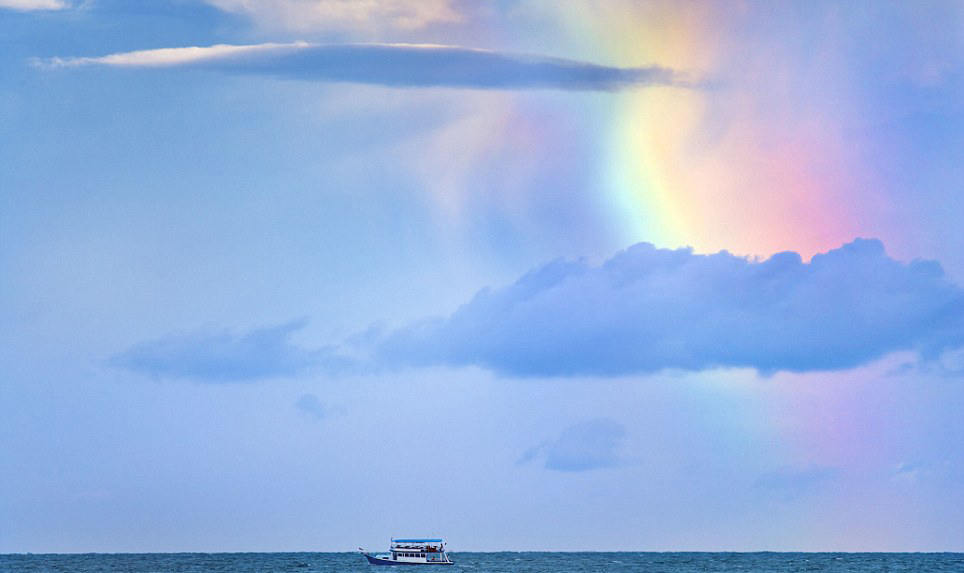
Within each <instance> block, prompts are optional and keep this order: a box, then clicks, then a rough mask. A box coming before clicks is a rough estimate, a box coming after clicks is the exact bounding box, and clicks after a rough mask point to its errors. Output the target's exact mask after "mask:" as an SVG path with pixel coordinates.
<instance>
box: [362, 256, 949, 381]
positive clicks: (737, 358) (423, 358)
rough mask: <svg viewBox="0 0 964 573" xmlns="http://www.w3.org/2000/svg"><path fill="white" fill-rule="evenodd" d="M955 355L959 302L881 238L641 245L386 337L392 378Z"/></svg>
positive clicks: (382, 357) (810, 365) (832, 364)
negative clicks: (783, 247) (697, 248)
mask: <svg viewBox="0 0 964 573" xmlns="http://www.w3.org/2000/svg"><path fill="white" fill-rule="evenodd" d="M962 346H964V290H962V289H961V288H960V287H958V286H956V285H954V284H953V283H951V282H950V281H948V280H947V279H946V277H945V276H944V273H943V270H942V269H941V267H940V265H938V264H937V263H936V262H931V261H915V262H912V263H909V264H905V263H901V262H899V261H896V260H894V259H891V258H890V257H888V256H887V255H886V254H885V252H884V248H883V245H882V244H881V243H880V242H879V241H877V240H866V239H857V240H855V241H854V242H852V243H849V244H846V245H844V246H842V247H840V248H838V249H835V250H832V251H830V252H828V253H825V254H820V255H816V256H814V257H813V259H812V260H811V261H810V262H809V263H804V262H803V261H802V260H801V257H800V256H799V255H798V254H796V253H792V252H784V253H779V254H776V255H774V256H772V257H770V258H769V259H767V260H763V261H757V260H752V259H747V258H742V257H737V256H734V255H732V254H729V253H727V252H720V253H717V254H713V255H698V254H694V253H693V252H692V250H690V249H678V250H668V249H658V248H656V247H654V246H653V245H650V244H647V243H640V244H637V245H635V246H633V247H630V248H629V249H626V250H625V251H622V252H620V253H618V254H617V255H615V256H614V257H612V258H610V259H609V260H607V261H605V262H604V263H602V264H601V265H598V266H591V265H589V264H588V263H587V262H586V261H584V260H578V261H566V260H556V261H553V262H550V263H548V264H546V265H544V266H542V267H539V268H537V269H535V270H533V271H531V272H529V273H528V274H526V275H525V276H523V277H522V278H520V279H519V280H518V281H516V282H515V283H514V284H511V285H509V286H506V287H502V288H497V289H488V288H487V289H483V290H482V291H480V292H479V293H478V294H477V295H476V296H475V297H474V298H473V299H472V300H470V301H469V302H468V303H466V304H465V305H463V306H462V307H461V308H459V309H458V310H457V311H456V312H455V313H453V314H452V315H451V316H449V317H447V318H434V319H425V320H422V321H418V322H416V323H414V324H409V325H407V326H405V327H402V328H399V329H397V330H394V331H390V332H386V333H383V334H382V335H381V336H380V337H379V338H378V339H377V341H376V342H375V343H374V344H373V347H372V349H371V351H372V359H373V360H374V361H376V362H378V363H381V364H386V365H392V366H396V367H397V366H429V365H447V366H478V367H482V368H486V369H489V370H492V371H495V372H497V373H501V374H503V375H507V376H577V375H595V376H620V375H629V374H645V373H653V372H657V371H660V370H663V369H680V370H690V371H697V370H705V369H711V368H719V367H739V368H755V369H757V370H758V371H761V372H764V373H769V372H774V371H780V370H786V371H794V372H806V371H816V370H837V369H847V368H852V367H856V366H859V365H862V364H865V363H868V362H870V361H872V360H875V359H877V358H880V357H882V356H884V355H886V354H888V353H890V352H894V351H898V350H917V351H919V352H921V354H922V356H924V357H925V358H936V357H938V356H939V355H940V354H941V353H942V352H943V351H944V350H946V349H952V348H960V347H962Z"/></svg>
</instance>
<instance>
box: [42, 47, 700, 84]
mask: <svg viewBox="0 0 964 573" xmlns="http://www.w3.org/2000/svg"><path fill="white" fill-rule="evenodd" d="M33 63H34V65H36V66H38V67H41V68H48V69H50V68H53V69H56V68H72V67H81V66H112V67H123V68H171V67H183V68H196V69H204V70H211V71H220V72H231V73H249V74H266V75H276V76H282V77H288V78H296V79H302V80H312V81H321V82H352V83H362V84H376V85H384V86H393V87H456V88H477V89H506V90H511V89H539V88H541V89H565V90H619V89H625V88H631V87H641V86H654V85H675V86H689V85H692V84H690V83H688V82H687V80H686V79H685V78H683V77H682V76H681V75H680V74H678V73H677V72H674V71H673V70H670V69H667V68H661V67H657V66H653V67H642V68H616V67H609V66H601V65H597V64H592V63H588V62H581V61H576V60H567V59H562V58H552V57H548V56H533V55H521V54H513V53H506V52H496V51H491V50H480V49H473V48H464V47H460V46H440V45H434V44H310V43H306V42H295V43H290V44H275V43H266V44H254V45H242V46H236V45H217V46H206V47H185V48H163V49H157V50H141V51H135V52H124V53H118V54H111V55H107V56H101V57H76V58H50V59H37V60H34V61H33Z"/></svg>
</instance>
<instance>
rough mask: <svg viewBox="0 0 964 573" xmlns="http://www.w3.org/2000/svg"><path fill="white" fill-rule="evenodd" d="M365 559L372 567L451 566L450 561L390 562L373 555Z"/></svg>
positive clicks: (366, 555)
mask: <svg viewBox="0 0 964 573" xmlns="http://www.w3.org/2000/svg"><path fill="white" fill-rule="evenodd" d="M365 558H366V559H368V562H369V563H371V564H372V565H452V564H453V563H452V562H451V561H425V562H415V561H392V560H391V559H382V558H381V557H377V556H375V555H369V554H367V553H366V554H365Z"/></svg>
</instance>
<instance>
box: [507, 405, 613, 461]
mask: <svg viewBox="0 0 964 573" xmlns="http://www.w3.org/2000/svg"><path fill="white" fill-rule="evenodd" d="M625 435H626V429H625V428H624V427H623V426H622V425H621V424H619V423H618V422H616V421H615V420H610V419H608V418H594V419H592V420H588V421H585V422H581V423H578V424H575V425H572V426H569V427H568V428H566V429H565V430H563V431H562V433H561V434H560V435H559V438H557V439H555V440H547V441H545V442H543V443H541V444H539V445H537V446H534V447H532V448H529V449H528V450H527V451H526V452H525V453H524V454H523V455H522V457H521V458H520V459H519V462H518V463H520V464H524V463H529V462H531V461H534V460H537V459H541V460H544V464H543V465H544V467H545V468H546V469H549V470H556V471H563V472H582V471H588V470H595V469H600V468H611V467H614V466H618V465H622V464H623V463H625V462H624V461H623V460H622V459H621V458H620V457H619V455H618V450H619V447H620V446H621V445H622V442H623V438H624V437H625Z"/></svg>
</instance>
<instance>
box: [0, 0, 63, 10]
mask: <svg viewBox="0 0 964 573" xmlns="http://www.w3.org/2000/svg"><path fill="white" fill-rule="evenodd" d="M0 8H8V9H10V10H17V11H19V12H31V11H34V10H66V9H67V8H70V2H66V1H65V0H0Z"/></svg>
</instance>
